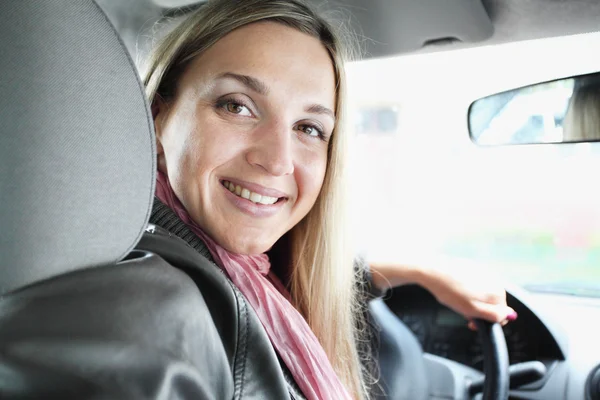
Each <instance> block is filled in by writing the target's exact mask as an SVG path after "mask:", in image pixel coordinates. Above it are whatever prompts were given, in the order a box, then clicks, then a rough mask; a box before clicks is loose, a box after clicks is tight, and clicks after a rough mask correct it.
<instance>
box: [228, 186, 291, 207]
mask: <svg viewBox="0 0 600 400" xmlns="http://www.w3.org/2000/svg"><path fill="white" fill-rule="evenodd" d="M221 184H222V185H223V186H224V187H225V188H226V189H227V190H229V191H230V192H231V193H233V194H235V195H236V196H238V197H241V198H242V199H246V200H250V201H251V202H253V203H254V204H261V205H265V206H269V205H272V204H275V203H279V202H281V201H284V200H286V198H285V197H271V196H263V195H260V194H258V193H255V192H252V191H250V190H249V189H246V188H245V187H243V186H240V185H235V184H233V183H231V182H229V181H221Z"/></svg>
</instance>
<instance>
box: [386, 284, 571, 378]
mask: <svg viewBox="0 0 600 400" xmlns="http://www.w3.org/2000/svg"><path fill="white" fill-rule="evenodd" d="M507 301H508V304H509V305H510V306H511V307H513V308H514V309H515V311H517V313H518V314H519V318H518V319H517V320H516V321H514V322H512V323H510V324H508V325H506V326H505V327H504V334H505V337H506V344H507V347H508V352H509V360H510V363H511V364H518V363H521V362H525V361H535V360H538V361H542V362H543V361H547V362H550V361H554V360H564V355H563V354H562V352H561V350H560V347H559V345H558V343H557V342H556V340H555V339H554V337H553V336H552V335H551V334H550V332H549V331H548V329H547V328H546V327H545V325H544V324H543V323H542V322H541V321H540V320H539V319H538V318H537V317H536V315H535V314H534V313H533V312H532V311H531V310H530V309H529V308H527V307H526V306H525V305H524V304H523V303H521V302H520V301H519V300H517V299H516V298H515V297H514V296H511V295H510V294H509V296H508V299H507ZM385 303H386V304H387V306H388V307H389V308H390V309H391V310H392V311H393V312H394V314H396V316H397V317H399V318H400V319H401V320H402V322H404V324H405V325H406V326H407V327H408V328H409V329H410V330H411V331H412V332H413V334H414V335H415V336H416V337H417V339H418V340H419V342H420V343H421V346H422V347H423V350H424V351H425V352H426V353H430V354H434V355H437V356H440V357H444V358H447V359H449V360H453V361H456V362H459V363H461V364H464V365H467V366H469V367H471V368H475V369H477V370H479V371H483V355H482V350H481V342H480V339H479V336H478V335H477V332H474V331H471V330H470V329H469V328H468V327H467V321H466V320H465V319H464V318H463V317H462V316H461V315H459V314H457V313H455V312H454V311H452V310H450V309H448V308H447V307H445V306H443V305H441V304H440V303H438V301H437V300H436V299H435V297H433V296H432V295H431V294H429V292H427V291H426V290H424V289H422V288H420V287H419V286H413V285H410V286H400V287H397V288H394V289H393V290H392V291H391V294H390V295H389V297H388V298H386V299H385Z"/></svg>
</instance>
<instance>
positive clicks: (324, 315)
mask: <svg viewBox="0 0 600 400" xmlns="http://www.w3.org/2000/svg"><path fill="white" fill-rule="evenodd" d="M259 21H275V22H278V23H281V24H284V25H286V26H289V27H292V28H294V29H297V30H298V31H300V32H303V33H306V34H308V35H311V36H313V37H316V38H318V39H319V40H320V41H321V43H322V44H323V46H324V47H325V48H326V49H327V50H328V52H329V54H330V56H331V60H332V63H333V66H334V69H335V74H336V89H337V93H336V119H337V121H336V128H335V131H334V133H333V136H332V139H331V140H330V144H329V150H328V160H327V171H326V174H325V179H324V182H323V186H322V188H321V192H320V194H319V197H318V199H317V201H316V203H315V204H314V206H313V208H312V209H311V211H310V212H309V213H308V215H307V216H306V217H305V218H304V219H303V220H302V221H301V222H300V223H299V224H297V225H296V226H295V227H294V228H292V229H291V230H290V232H288V234H287V235H286V238H285V240H280V241H279V243H278V244H276V245H275V246H278V245H279V246H285V249H284V253H285V254H286V255H287V259H286V260H284V262H285V263H286V264H287V265H286V267H288V268H289V269H290V274H289V282H290V285H289V287H290V292H291V295H292V299H293V302H294V305H295V307H296V308H297V309H298V310H299V311H300V312H301V313H302V314H303V315H304V317H305V318H306V320H307V322H308V324H309V325H310V327H311V329H312V330H313V332H314V333H315V335H316V336H317V338H318V339H319V341H320V343H321V345H322V346H323V348H324V350H325V352H326V353H327V355H328V357H329V359H330V361H331V363H332V365H333V368H334V370H335V371H336V373H337V375H338V376H339V377H340V379H341V380H342V382H343V383H344V385H345V386H346V387H347V388H348V390H349V391H350V392H351V393H352V394H353V395H354V397H355V398H359V399H365V398H367V397H368V388H367V385H366V384H365V382H366V377H368V376H369V373H368V371H367V370H366V369H365V363H363V362H361V357H360V356H359V351H358V345H359V344H360V345H363V344H364V343H359V342H361V341H364V340H365V339H364V338H363V333H364V332H363V330H364V328H362V327H364V326H365V325H364V320H363V314H362V313H363V309H364V306H363V305H362V304H361V297H362V296H361V293H360V287H359V282H360V280H359V278H358V277H357V276H358V274H357V271H355V270H354V267H353V260H352V253H351V252H350V249H349V248H348V245H347V240H346V235H345V232H346V231H347V229H346V227H345V223H346V222H347V220H346V216H345V207H344V202H343V197H344V192H343V191H344V190H345V178H344V171H345V170H346V168H344V157H345V153H346V149H345V148H346V137H345V135H344V134H343V133H342V126H343V124H344V97H345V91H346V81H345V73H344V62H345V61H346V60H350V59H352V58H353V54H352V51H351V47H349V46H347V44H345V43H344V42H343V41H342V39H341V36H340V34H339V33H337V32H336V31H335V30H333V29H332V27H331V25H330V24H329V23H327V22H326V21H325V20H324V19H323V18H321V17H319V16H318V15H317V14H316V13H315V12H314V11H313V10H311V9H310V8H309V7H308V6H307V5H305V4H304V3H302V2H301V0H244V1H231V0H209V1H208V2H207V3H206V4H205V5H203V6H201V8H200V9H199V10H197V11H195V12H194V13H193V14H192V15H190V16H189V17H188V18H187V19H186V20H185V21H184V22H182V23H181V24H180V25H179V26H177V27H176V28H175V29H174V30H173V31H171V32H170V33H169V34H168V35H167V36H165V37H164V38H163V40H162V42H161V43H160V44H159V45H158V46H157V47H156V48H155V50H154V52H153V54H152V56H151V58H150V60H149V62H148V64H147V66H146V67H147V70H146V76H145V79H144V84H145V87H146V94H147V96H148V98H149V100H150V102H151V103H153V102H154V101H155V100H156V98H157V96H159V97H160V98H161V100H163V101H166V102H168V101H170V100H171V99H172V98H173V97H174V96H175V91H176V88H177V81H178V79H179V77H180V76H181V74H182V73H183V71H184V70H185V68H186V66H187V65H189V63H190V62H191V61H192V60H193V59H195V58H196V57H198V56H199V55H201V54H202V53H203V52H204V51H206V50H207V49H208V48H210V47H211V46H212V45H213V44H215V43H216V42H217V41H218V40H219V39H221V38H222V37H224V36H225V35H227V34H228V33H230V32H231V31H233V30H235V29H237V28H240V27H242V26H244V25H248V24H251V23H255V22H259ZM284 242H285V243H286V244H285V245H284V244H283V243H284Z"/></svg>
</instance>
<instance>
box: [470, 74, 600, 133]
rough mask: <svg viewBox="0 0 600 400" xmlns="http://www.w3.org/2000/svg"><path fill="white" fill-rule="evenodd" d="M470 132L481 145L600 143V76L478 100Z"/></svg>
mask: <svg viewBox="0 0 600 400" xmlns="http://www.w3.org/2000/svg"><path fill="white" fill-rule="evenodd" d="M469 134H470V136H471V140H472V141H473V142H474V143H476V144H479V145H507V144H538V143H564V142H567V143H578V142H593V141H600V73H595V74H589V75H581V76H576V77H570V78H565V79H559V80H555V81H551V82H544V83H539V84H535V85H530V86H526V87H522V88H519V89H514V90H510V91H506V92H502V93H497V94H494V95H491V96H487V97H484V98H482V99H479V100H477V101H475V102H474V103H473V104H471V107H470V108H469Z"/></svg>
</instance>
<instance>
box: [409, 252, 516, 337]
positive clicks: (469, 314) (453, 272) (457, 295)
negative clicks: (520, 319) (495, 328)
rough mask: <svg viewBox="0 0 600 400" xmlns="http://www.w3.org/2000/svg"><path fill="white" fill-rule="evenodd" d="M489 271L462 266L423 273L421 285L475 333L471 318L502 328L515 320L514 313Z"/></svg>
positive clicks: (499, 285)
mask: <svg viewBox="0 0 600 400" xmlns="http://www.w3.org/2000/svg"><path fill="white" fill-rule="evenodd" d="M494 275H495V274H492V273H491V272H490V271H485V273H483V272H482V271H481V268H477V267H476V266H474V265H469V263H466V262H463V263H461V264H459V263H458V262H456V263H454V265H445V266H444V268H443V269H442V268H431V269H429V270H426V271H424V274H423V278H422V279H421V285H422V286H423V287H425V288H426V289H427V290H429V291H430V292H431V293H432V294H433V295H434V296H435V297H436V299H437V300H438V301H439V302H440V303H442V304H444V305H446V306H448V307H449V308H451V309H453V310H454V311H456V312H457V313H459V314H462V315H463V316H464V317H465V318H466V319H468V320H469V321H470V322H469V327H470V328H471V329H475V324H474V323H473V322H472V320H473V319H475V318H480V319H484V320H487V321H491V322H499V323H501V324H503V325H504V324H506V323H507V322H508V321H513V320H515V319H516V318H517V313H516V312H515V310H513V309H512V308H510V307H509V306H508V305H507V304H506V291H505V290H504V285H502V280H501V279H500V277H498V276H494Z"/></svg>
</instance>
